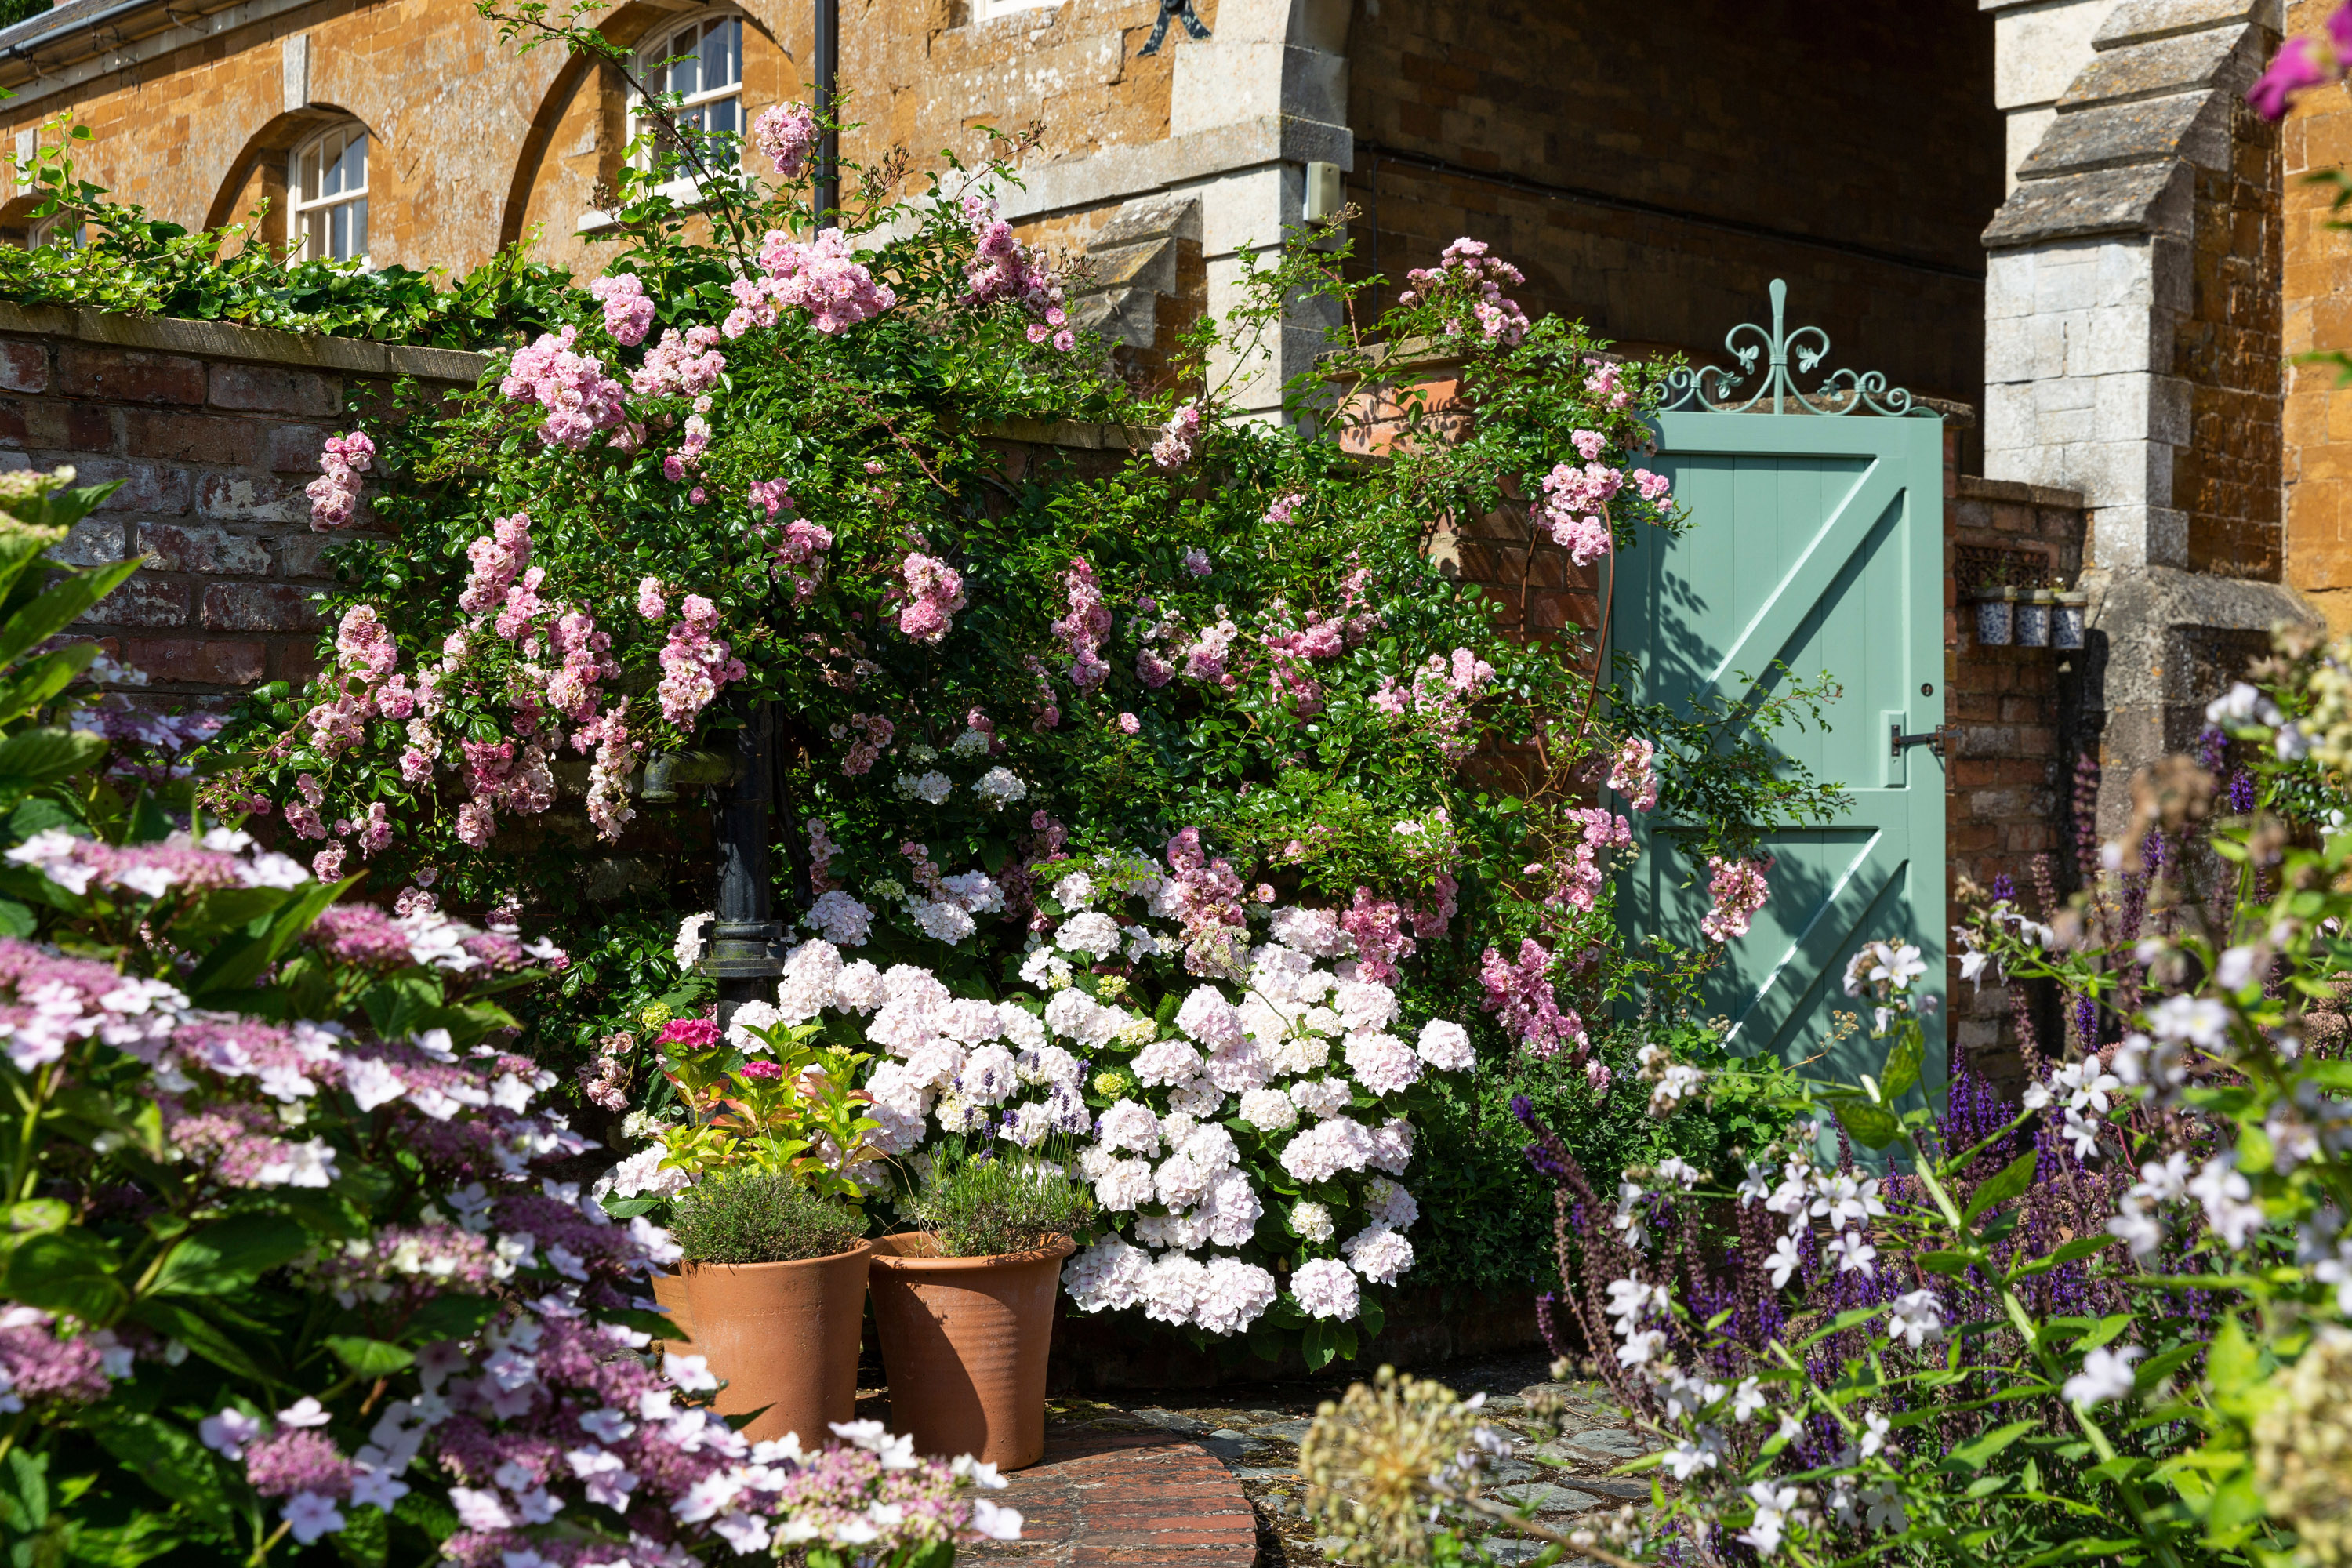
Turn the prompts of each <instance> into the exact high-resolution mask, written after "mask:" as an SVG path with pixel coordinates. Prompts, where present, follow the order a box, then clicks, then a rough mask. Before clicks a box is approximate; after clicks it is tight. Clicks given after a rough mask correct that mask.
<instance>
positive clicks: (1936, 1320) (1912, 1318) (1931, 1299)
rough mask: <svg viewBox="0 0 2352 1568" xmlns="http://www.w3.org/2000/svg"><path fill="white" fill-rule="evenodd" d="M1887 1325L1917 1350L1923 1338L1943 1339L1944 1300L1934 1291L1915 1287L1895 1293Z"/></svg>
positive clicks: (1924, 1339) (1925, 1339)
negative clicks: (1896, 1295)
mask: <svg viewBox="0 0 2352 1568" xmlns="http://www.w3.org/2000/svg"><path fill="white" fill-rule="evenodd" d="M1887 1326H1888V1327H1889V1328H1890V1329H1892V1330H1893V1331H1895V1333H1896V1334H1899V1335H1900V1336H1902V1339H1903V1342H1904V1343H1905V1344H1906V1345H1908V1346H1910V1347H1911V1348H1912V1349H1913V1350H1915V1351H1916V1350H1917V1349H1918V1348H1919V1346H1920V1344H1921V1342H1924V1341H1927V1340H1936V1339H1941V1338H1943V1336H1944V1303H1943V1302H1942V1301H1941V1300H1938V1299H1937V1295H1936V1293H1935V1292H1934V1291H1933V1290H1914V1291H1912V1292H1910V1293H1909V1294H1908V1295H1905V1296H1898V1297H1896V1298H1895V1305H1894V1307H1893V1309H1892V1310H1890V1312H1889V1313H1888V1316H1887Z"/></svg>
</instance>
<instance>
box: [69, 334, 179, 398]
mask: <svg viewBox="0 0 2352 1568" xmlns="http://www.w3.org/2000/svg"><path fill="white" fill-rule="evenodd" d="M57 389H58V391H59V392H63V393H66V394H68V395H70V396H76V397H110V398H113V399H115V400H116V401H118V402H122V403H191V404H195V403H202V402H203V401H204V400H205V362H204V361H202V360H200V359H189V358H186V357H185V356H184V355H181V354H159V353H144V352H142V351H141V350H138V349H110V348H99V347H95V346H93V345H91V344H89V343H63V344H60V345H59V346H58V376H57Z"/></svg>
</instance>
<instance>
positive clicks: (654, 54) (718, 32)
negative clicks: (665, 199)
mask: <svg viewBox="0 0 2352 1568" xmlns="http://www.w3.org/2000/svg"><path fill="white" fill-rule="evenodd" d="M637 79H638V80H639V81H641V82H643V83H645V86H646V91H648V92H656V93H664V92H674V93H676V94H677V96H678V99H679V108H678V110H677V123H678V129H679V130H681V131H683V132H687V133H688V135H694V134H700V135H703V136H706V137H716V136H734V137H740V136H741V135H742V134H743V18H742V17H740V16H713V17H710V18H709V19H708V20H706V21H699V22H688V23H687V24H686V25H685V26H678V27H663V28H660V29H658V30H657V31H656V32H655V33H654V34H652V35H651V36H650V37H647V38H646V41H645V43H644V44H643V45H641V46H640V47H638V50H637ZM639 116H640V117H639V120H638V123H637V125H636V126H635V131H636V132H637V133H638V134H643V133H644V132H646V130H648V129H650V125H649V122H648V121H646V119H645V118H644V117H643V110H642V106H640V107H639ZM713 162H714V163H731V162H732V159H731V158H729V157H727V156H726V155H725V154H723V153H722V154H721V156H720V158H719V159H717V160H714V161H713Z"/></svg>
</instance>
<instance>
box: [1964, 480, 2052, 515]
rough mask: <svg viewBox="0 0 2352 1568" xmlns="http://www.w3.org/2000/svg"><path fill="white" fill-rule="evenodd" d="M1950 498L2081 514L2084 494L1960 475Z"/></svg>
mask: <svg viewBox="0 0 2352 1568" xmlns="http://www.w3.org/2000/svg"><path fill="white" fill-rule="evenodd" d="M1952 495H1953V498H1954V499H1955V500H1980V501H1990V502H1995V503H2007V504H2011V505H2016V506H2032V507H2046V508H2052V509H2057V510H2070V511H2080V510H2082V508H2083V492H2082V491H2080V490H2068V489H2059V488H2058V487H2056V486H2055V485H2029V484H2024V483H2021V481H2019V480H2016V479H1979V478H1978V477H1977V476H1976V475H1974V474H1961V475H1958V477H1957V478H1955V479H1954V480H1953V490H1952Z"/></svg>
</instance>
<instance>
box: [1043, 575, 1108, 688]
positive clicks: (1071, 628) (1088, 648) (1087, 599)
mask: <svg viewBox="0 0 2352 1568" xmlns="http://www.w3.org/2000/svg"><path fill="white" fill-rule="evenodd" d="M1062 585H1063V587H1064V588H1065V589H1066V591H1067V593H1068V595H1069V605H1070V607H1069V613H1068V614H1067V615H1065V616H1062V618H1061V619H1059V620H1057V621H1055V623H1054V624H1053V626H1052V627H1051V628H1050V629H1051V630H1052V632H1053V634H1054V640H1055V641H1056V642H1058V643H1060V644H1061V645H1062V651H1064V652H1065V653H1066V654H1068V655H1069V656H1070V665H1069V677H1070V684H1071V685H1073V686H1075V687H1076V688H1077V689H1079V690H1080V691H1092V690H1093V689H1095V688H1096V687H1097V686H1100V685H1101V684H1102V683H1103V682H1104V681H1105V680H1106V679H1108V678H1109V676H1110V666H1109V665H1108V664H1105V663H1104V662H1103V660H1102V645H1103V639H1104V638H1105V637H1108V636H1110V611H1109V610H1108V608H1107V607H1105V605H1104V604H1103V596H1102V590H1101V589H1100V588H1099V587H1097V585H1096V584H1095V572H1094V568H1093V567H1091V566H1089V565H1087V563H1086V562H1085V561H1083V560H1080V559H1076V558H1074V559H1073V560H1072V561H1071V562H1070V569H1069V570H1068V571H1067V572H1065V573H1064V574H1062Z"/></svg>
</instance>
